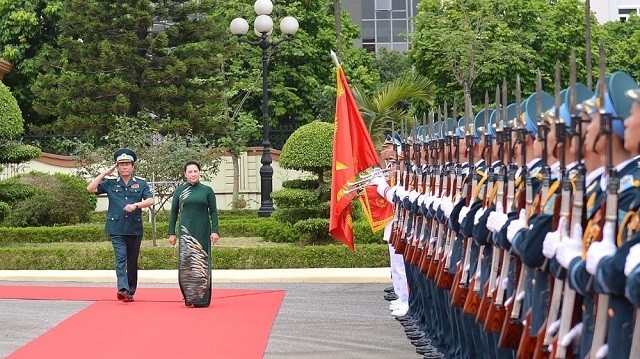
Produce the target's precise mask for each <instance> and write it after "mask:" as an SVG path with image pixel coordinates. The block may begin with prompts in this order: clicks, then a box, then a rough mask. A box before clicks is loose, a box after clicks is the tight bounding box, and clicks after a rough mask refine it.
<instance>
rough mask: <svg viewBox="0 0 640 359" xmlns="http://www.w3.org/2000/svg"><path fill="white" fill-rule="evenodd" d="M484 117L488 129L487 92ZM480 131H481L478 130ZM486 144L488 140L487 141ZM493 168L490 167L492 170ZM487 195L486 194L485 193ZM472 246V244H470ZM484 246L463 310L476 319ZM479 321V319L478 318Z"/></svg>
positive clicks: (479, 252)
mask: <svg viewBox="0 0 640 359" xmlns="http://www.w3.org/2000/svg"><path fill="white" fill-rule="evenodd" d="M483 115H484V128H485V129H486V126H487V125H488V123H489V94H488V93H487V92H485V94H484V111H483ZM478 131H479V129H478ZM485 142H486V140H485ZM490 167H491V166H489V168H490ZM472 175H473V176H474V177H472V178H473V180H472V187H473V189H474V192H473V194H471V196H472V201H471V202H470V204H471V203H473V200H474V199H475V198H474V195H475V191H477V185H478V182H477V178H475V173H473V174H472ZM485 194H486V192H485ZM471 240H472V239H469V241H471ZM469 245H471V244H469ZM483 249H484V246H480V248H479V250H478V261H477V263H476V268H475V270H474V271H473V273H474V275H473V278H471V281H470V282H469V288H470V292H469V293H468V294H467V298H466V300H465V303H464V308H463V312H464V313H466V314H469V315H472V316H474V317H476V316H477V314H478V307H479V305H480V299H481V298H480V290H481V289H482V288H481V284H480V278H479V276H480V268H481V262H482V252H483ZM476 320H477V318H476Z"/></svg>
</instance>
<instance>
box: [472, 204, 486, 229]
mask: <svg viewBox="0 0 640 359" xmlns="http://www.w3.org/2000/svg"><path fill="white" fill-rule="evenodd" d="M483 214H484V208H480V209H479V210H478V211H477V212H476V215H475V217H473V224H474V225H478V222H480V217H482V215H483Z"/></svg>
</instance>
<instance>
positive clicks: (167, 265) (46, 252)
mask: <svg viewBox="0 0 640 359" xmlns="http://www.w3.org/2000/svg"><path fill="white" fill-rule="evenodd" d="M177 255H178V250H177V249H176V248H167V247H162V248H160V247H156V248H151V247H144V248H141V250H140V260H139V265H140V269H143V270H144V269H175V268H176V267H177V263H178V258H177ZM211 257H212V261H211V263H212V266H213V268H214V269H276V268H375V267H387V266H389V252H388V249H387V246H386V245H383V244H376V245H371V244H368V245H367V244H363V245H359V246H356V249H355V251H354V252H352V251H350V250H349V248H347V247H346V246H345V245H342V244H337V245H326V246H305V247H300V246H284V247H259V248H229V247H214V248H213V250H212V256H211ZM19 269H30V270H42V269H57V270H76V269H83V270H98V269H101V270H112V269H113V250H112V249H107V248H83V247H64V248H29V247H15V248H2V247H0V270H19Z"/></svg>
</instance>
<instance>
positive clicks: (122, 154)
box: [113, 148, 138, 163]
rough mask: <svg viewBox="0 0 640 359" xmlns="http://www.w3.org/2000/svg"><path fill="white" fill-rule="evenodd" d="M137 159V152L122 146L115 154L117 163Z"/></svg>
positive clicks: (114, 157)
mask: <svg viewBox="0 0 640 359" xmlns="http://www.w3.org/2000/svg"><path fill="white" fill-rule="evenodd" d="M137 159H138V156H136V153H135V152H133V150H130V149H128V148H121V149H119V150H117V151H116V153H114V154H113V160H114V161H115V162H117V163H120V162H136V160H137Z"/></svg>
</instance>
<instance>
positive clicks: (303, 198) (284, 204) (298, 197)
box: [271, 189, 318, 208]
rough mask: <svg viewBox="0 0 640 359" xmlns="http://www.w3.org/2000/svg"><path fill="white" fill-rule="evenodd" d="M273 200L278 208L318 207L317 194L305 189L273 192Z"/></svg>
mask: <svg viewBox="0 0 640 359" xmlns="http://www.w3.org/2000/svg"><path fill="white" fill-rule="evenodd" d="M271 198H272V199H273V203H274V204H275V205H276V207H278V208H301V207H315V206H317V205H318V197H317V196H316V194H315V193H314V192H313V191H309V190H304V189H281V190H279V191H275V192H272V193H271Z"/></svg>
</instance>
